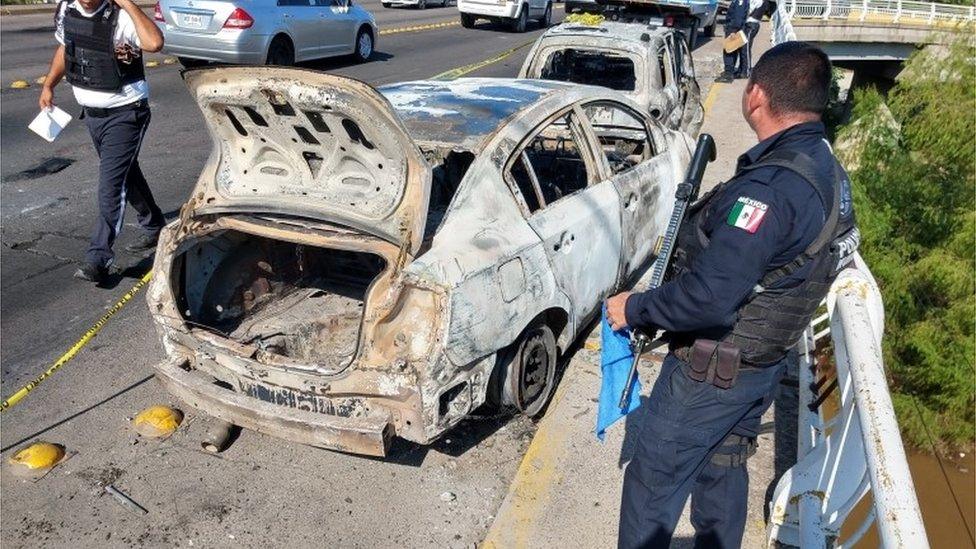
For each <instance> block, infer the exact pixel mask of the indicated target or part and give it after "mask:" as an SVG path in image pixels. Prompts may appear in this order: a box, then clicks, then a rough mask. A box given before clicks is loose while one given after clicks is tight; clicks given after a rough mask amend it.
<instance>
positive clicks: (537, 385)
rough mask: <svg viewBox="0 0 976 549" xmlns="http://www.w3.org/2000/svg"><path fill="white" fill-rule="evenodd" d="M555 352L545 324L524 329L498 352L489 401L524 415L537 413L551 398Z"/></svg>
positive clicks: (553, 343) (537, 324)
mask: <svg viewBox="0 0 976 549" xmlns="http://www.w3.org/2000/svg"><path fill="white" fill-rule="evenodd" d="M557 355H558V351H557V348H556V338H555V336H554V335H553V333H552V329H551V328H549V326H547V325H546V324H545V323H543V322H536V323H534V324H532V325H531V326H529V327H528V328H526V329H525V331H524V332H522V335H521V336H519V338H518V340H517V341H515V343H513V344H512V345H510V346H509V347H507V348H505V349H504V350H502V351H500V352H499V353H498V361H497V363H496V365H495V371H494V372H493V374H492V382H491V387H490V388H489V396H490V400H491V401H492V402H493V403H494V404H496V406H499V407H504V408H515V409H516V410H518V411H519V412H522V413H523V414H525V415H527V416H535V415H538V414H539V412H541V411H542V410H543V409H544V408H545V406H546V404H547V403H548V402H549V399H550V398H551V397H552V393H553V386H554V385H555V379H556V358H557Z"/></svg>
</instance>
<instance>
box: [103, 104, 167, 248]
mask: <svg viewBox="0 0 976 549" xmlns="http://www.w3.org/2000/svg"><path fill="white" fill-rule="evenodd" d="M98 114H100V115H102V114H103V115H104V116H96V115H94V114H93V113H92V111H91V110H89V109H86V110H85V114H84V118H85V124H86V125H87V126H88V133H90V134H91V138H92V143H94V145H95V151H96V152H97V153H98V159H99V162H98V214H99V215H98V217H97V220H96V222H95V229H94V231H93V232H92V237H91V243H90V244H89V246H88V253H87V254H85V255H86V259H87V260H88V262H89V263H91V264H92V265H96V266H99V267H108V266H109V265H111V264H112V263H113V262H114V260H115V253H114V252H113V251H112V245H113V244H115V239H116V238H118V236H119V233H120V232H121V231H122V220H123V218H124V216H125V204H126V202H128V203H129V204H131V205H132V207H133V208H134V209H135V210H136V213H137V214H138V219H139V225H140V226H141V227H142V229H143V230H144V231H146V233H147V234H149V235H155V234H158V233H159V230H160V229H162V228H163V225H164V224H165V220H164V219H163V212H162V211H161V210H160V209H159V206H157V205H156V201H155V200H154V199H153V195H152V192H151V191H150V190H149V184H148V183H146V178H145V177H144V176H143V174H142V170H141V169H139V161H138V156H139V149H140V147H142V138H143V136H145V134H146V129H147V128H149V119H150V118H151V114H150V112H149V106H148V105H142V106H139V107H136V108H120V109H109V110H108V111H106V112H100V113H98Z"/></svg>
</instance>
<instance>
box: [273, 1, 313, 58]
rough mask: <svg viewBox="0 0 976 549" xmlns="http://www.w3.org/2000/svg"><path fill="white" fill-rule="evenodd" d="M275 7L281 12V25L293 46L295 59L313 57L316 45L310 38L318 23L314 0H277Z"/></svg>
mask: <svg viewBox="0 0 976 549" xmlns="http://www.w3.org/2000/svg"><path fill="white" fill-rule="evenodd" d="M303 2H304V3H303ZM275 7H276V9H277V10H278V13H280V14H281V25H282V26H283V27H284V29H285V31H286V32H287V33H288V36H289V38H291V42H292V46H294V48H295V61H304V60H306V59H315V58H316V57H317V56H318V47H316V42H315V41H314V40H312V38H314V36H315V33H316V27H317V24H318V15H317V13H316V12H317V10H318V7H317V6H316V5H315V2H314V0H277V1H276V3H275Z"/></svg>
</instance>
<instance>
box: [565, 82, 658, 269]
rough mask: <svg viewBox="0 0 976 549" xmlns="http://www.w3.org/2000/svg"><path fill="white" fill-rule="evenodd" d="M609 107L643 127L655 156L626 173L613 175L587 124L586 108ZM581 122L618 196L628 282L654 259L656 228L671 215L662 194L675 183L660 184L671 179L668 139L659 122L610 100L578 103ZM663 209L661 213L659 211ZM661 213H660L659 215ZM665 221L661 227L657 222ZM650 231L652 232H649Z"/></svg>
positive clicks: (604, 175)
mask: <svg viewBox="0 0 976 549" xmlns="http://www.w3.org/2000/svg"><path fill="white" fill-rule="evenodd" d="M594 104H597V105H599V104H608V105H611V106H613V107H616V108H619V109H621V110H623V111H624V112H626V113H628V114H629V115H630V116H632V117H634V118H635V119H636V120H638V121H640V122H641V124H642V125H643V126H644V131H645V132H646V134H647V140H648V144H649V145H650V147H651V148H652V149H653V152H654V154H653V155H651V156H650V157H649V158H647V159H645V160H643V161H641V162H640V163H639V164H637V165H636V166H634V167H633V168H630V169H628V170H626V171H623V172H620V173H617V174H614V173H613V170H612V168H611V167H610V164H609V161H608V160H607V157H606V153H605V152H603V149H602V145H601V144H600V139H599V136H598V135H597V133H596V130H595V129H594V128H593V126H592V124H591V123H590V120H589V117H588V116H587V115H586V112H585V109H586V107H587V106H589V105H594ZM578 108H579V110H580V112H581V113H582V115H583V117H582V122H583V124H584V125H585V126H586V128H585V129H586V131H587V132H589V133H590V135H591V138H590V139H591V141H592V142H593V143H594V144H595V150H597V151H599V152H600V153H601V154H598V155H597V156H598V161H599V164H600V170H601V174H602V177H603V178H604V180H605V181H609V182H610V183H611V184H612V185H613V186H614V187H615V188H616V190H617V194H618V196H619V197H620V225H621V254H620V270H619V282H620V283H621V284H623V283H625V282H627V281H629V280H630V278H632V277H633V275H634V274H635V273H637V272H638V271H639V270H640V269H641V268H642V267H643V266H645V265H648V264H649V261H650V260H651V259H652V258H653V257H654V255H655V252H656V250H657V247H658V240H659V239H660V238H661V237H662V236H663V233H661V234H657V233H658V231H657V229H658V228H659V227H666V225H667V223H666V220H667V216H669V215H670V213H671V208H670V206H672V204H671V202H670V201H671V200H672V199H673V196H671V193H668V192H662V191H667V190H668V189H672V188H674V186H675V185H676V184H677V181H672V182H671V183H672V184H671V185H661V182H660V180H659V179H660V178H661V177H671V178H673V177H674V171H673V169H672V168H671V162H672V161H673V159H672V156H671V154H670V153H669V151H668V149H667V139H665V136H664V130H663V129H662V128H661V127H660V124H661V122H660V121H658V120H656V119H655V118H654V117H653V116H650V115H648V114H643V113H641V111H640V109H635V108H633V107H631V106H629V105H625V104H623V103H620V102H617V101H613V100H609V99H593V100H588V101H585V102H582V103H580V105H579V106H578ZM662 207H663V210H662ZM662 212H663V214H662ZM662 220H663V221H664V224H663V225H662V224H661V223H660V221H662ZM652 231H653V232H652Z"/></svg>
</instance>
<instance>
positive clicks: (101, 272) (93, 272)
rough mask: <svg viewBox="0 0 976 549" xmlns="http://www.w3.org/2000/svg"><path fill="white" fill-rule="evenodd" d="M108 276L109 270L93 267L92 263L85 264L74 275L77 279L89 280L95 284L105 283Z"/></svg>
mask: <svg viewBox="0 0 976 549" xmlns="http://www.w3.org/2000/svg"><path fill="white" fill-rule="evenodd" d="M106 276H108V269H106V268H105V267H99V266H97V265H92V264H91V263H85V264H84V265H83V266H82V267H81V268H80V269H78V270H77V271H75V274H74V277H75V278H78V279H81V280H87V281H88V282H94V283H95V284H101V283H102V282H104V281H105V277H106Z"/></svg>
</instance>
